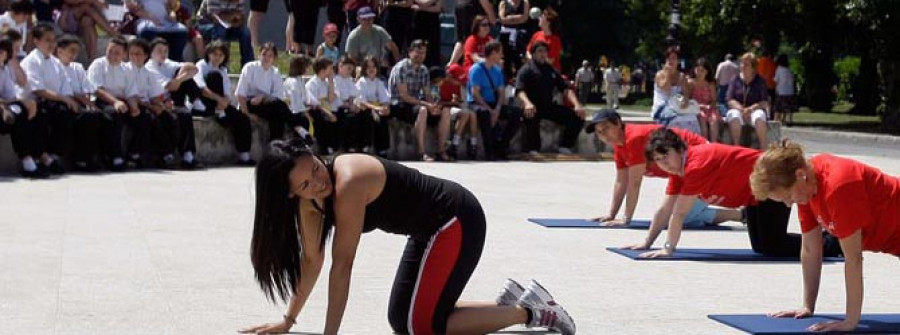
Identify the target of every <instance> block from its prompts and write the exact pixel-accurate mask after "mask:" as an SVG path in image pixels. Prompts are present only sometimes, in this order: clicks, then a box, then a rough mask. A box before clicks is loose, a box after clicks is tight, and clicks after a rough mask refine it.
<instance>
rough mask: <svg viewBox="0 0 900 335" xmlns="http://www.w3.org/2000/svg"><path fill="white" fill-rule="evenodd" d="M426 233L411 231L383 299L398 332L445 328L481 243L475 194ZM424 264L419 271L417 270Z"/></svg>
mask: <svg viewBox="0 0 900 335" xmlns="http://www.w3.org/2000/svg"><path fill="white" fill-rule="evenodd" d="M467 198H471V200H465V201H463V203H464V205H462V206H460V209H459V211H458V212H457V214H456V216H455V217H453V218H452V219H451V220H450V221H449V222H448V223H446V224H445V225H444V226H443V227H441V228H440V229H439V230H438V231H437V232H435V233H434V235H432V236H431V237H430V238H421V237H410V238H409V240H408V241H407V242H406V249H404V250H403V256H402V257H401V258H400V266H399V267H398V268H397V275H396V277H395V278H394V284H393V287H392V288H391V297H390V300H389V302H388V322H389V323H390V325H391V328H392V329H393V330H394V332H395V333H397V334H410V333H415V334H444V333H446V332H447V319H448V318H449V316H450V313H452V312H453V310H454V308H455V307H456V302H457V301H458V300H459V296H460V295H461V294H462V291H463V290H464V289H465V287H466V284H467V283H468V282H469V278H470V277H471V276H472V272H474V271H475V268H476V267H477V266H478V261H479V260H480V259H481V252H482V250H483V249H484V236H485V219H484V211H482V209H481V206H480V205H479V204H478V201H477V200H475V199H474V196H468V197H467ZM420 269H424V271H420Z"/></svg>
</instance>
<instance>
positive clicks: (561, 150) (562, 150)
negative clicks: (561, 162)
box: [558, 147, 572, 155]
mask: <svg viewBox="0 0 900 335" xmlns="http://www.w3.org/2000/svg"><path fill="white" fill-rule="evenodd" d="M558 151H559V153H561V154H563V155H571V154H572V149H569V148H566V147H559V150H558Z"/></svg>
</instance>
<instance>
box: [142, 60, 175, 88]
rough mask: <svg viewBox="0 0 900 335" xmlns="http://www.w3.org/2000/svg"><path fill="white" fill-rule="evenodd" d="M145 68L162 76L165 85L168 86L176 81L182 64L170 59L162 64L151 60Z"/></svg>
mask: <svg viewBox="0 0 900 335" xmlns="http://www.w3.org/2000/svg"><path fill="white" fill-rule="evenodd" d="M144 67H146V68H147V69H148V70H150V71H153V72H156V73H158V74H160V75H161V76H162V77H163V78H164V80H165V82H164V83H163V85H168V84H169V81H170V80H172V79H175V74H176V73H178V70H179V69H181V63H179V62H176V61H173V60H171V59H168V58H167V59H165V60H163V61H162V62H161V63H158V62H156V61H154V60H153V59H150V60H148V61H147V64H145V65H144Z"/></svg>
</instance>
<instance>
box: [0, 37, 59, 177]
mask: <svg viewBox="0 0 900 335" xmlns="http://www.w3.org/2000/svg"><path fill="white" fill-rule="evenodd" d="M14 55H15V52H14V51H13V43H12V41H11V40H10V39H8V38H0V116H2V117H0V135H2V134H10V136H11V137H12V144H13V149H14V150H15V152H16V155H18V156H19V159H20V160H21V162H22V176H23V177H25V178H46V177H47V172H46V171H45V170H42V169H38V166H37V162H36V161H35V159H41V160H44V161H46V160H47V159H49V158H50V155H48V154H47V151H46V148H45V145H44V141H43V140H42V138H43V136H44V133H43V132H42V129H45V125H44V124H43V123H42V120H43V119H42V118H37V117H35V116H37V109H30V108H26V107H25V105H23V104H22V103H21V102H19V101H18V100H16V84H15V81H14V79H13V76H12V72H10V71H7V67H8V64H9V59H10V58H11V57H14Z"/></svg>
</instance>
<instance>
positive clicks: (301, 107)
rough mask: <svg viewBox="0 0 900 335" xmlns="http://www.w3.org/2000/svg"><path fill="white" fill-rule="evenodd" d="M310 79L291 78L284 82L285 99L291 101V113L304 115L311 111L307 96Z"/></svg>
mask: <svg viewBox="0 0 900 335" xmlns="http://www.w3.org/2000/svg"><path fill="white" fill-rule="evenodd" d="M308 81H309V78H303V77H299V76H298V77H289V78H287V79H285V80H284V99H285V100H288V101H290V102H291V103H290V107H291V112H293V113H294V114H300V113H304V112H306V111H307V110H309V106H307V105H306V103H307V100H308V99H307V95H306V83H307V82H308Z"/></svg>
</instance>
